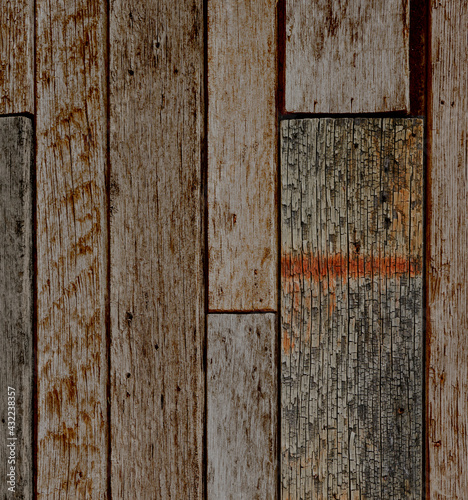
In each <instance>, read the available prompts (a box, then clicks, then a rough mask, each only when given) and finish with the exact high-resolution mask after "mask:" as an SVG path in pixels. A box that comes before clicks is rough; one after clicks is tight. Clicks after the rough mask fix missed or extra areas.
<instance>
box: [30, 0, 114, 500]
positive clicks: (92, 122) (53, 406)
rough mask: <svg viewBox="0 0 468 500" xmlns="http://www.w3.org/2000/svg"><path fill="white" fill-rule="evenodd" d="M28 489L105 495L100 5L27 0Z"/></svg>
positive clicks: (48, 494) (43, 493)
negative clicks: (32, 219)
mask: <svg viewBox="0 0 468 500" xmlns="http://www.w3.org/2000/svg"><path fill="white" fill-rule="evenodd" d="M36 23H37V41H36V42H37V43H36V65H37V82H36V86H37V95H36V100H37V115H36V141H37V149H36V160H37V163H36V165H37V370H38V372H37V373H38V376H37V384H38V385H37V391H38V394H37V411H38V415H37V418H38V420H37V430H38V437H37V494H38V498H70V499H77V498H96V499H102V498H107V475H108V470H107V455H108V454H107V429H108V428H107V382H108V360H107V353H106V303H107V299H108V298H107V287H108V281H107V279H108V276H107V237H106V236H107V203H106V182H105V173H106V168H107V157H106V149H107V137H106V135H107V120H106V3H105V1H104V0H60V1H54V2H50V1H48V0H37V2H36Z"/></svg>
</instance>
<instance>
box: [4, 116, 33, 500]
mask: <svg viewBox="0 0 468 500" xmlns="http://www.w3.org/2000/svg"><path fill="white" fill-rule="evenodd" d="M32 167H33V126H32V121H31V119H29V118H25V117H8V118H5V117H1V118H0V241H1V244H0V402H1V403H0V419H1V424H0V477H1V478H2V479H1V481H0V497H1V498H2V499H3V498H8V499H10V498H12V499H13V498H14V499H26V500H29V499H31V498H32V497H33V475H32V453H33V450H32V434H33V428H32V425H33V420H32V402H33V401H32V398H33V396H32V394H33V387H32V373H33V352H32V347H33V300H32V297H33V290H32V279H33V269H32V244H33V241H32V177H31V174H32ZM10 387H12V388H13V391H12V390H9V388H10ZM10 397H11V398H13V399H10ZM10 402H12V403H13V402H14V406H13V410H14V412H13V414H12V413H10V408H9V405H8V403H10ZM10 425H12V426H13V427H10ZM10 451H13V452H14V454H13V457H14V458H15V463H14V464H12V463H10V462H9V460H10V459H11V457H12V455H11V453H10ZM11 466H13V468H14V471H15V475H14V477H12V476H10V477H8V476H7V473H11V470H10V467H11ZM12 487H13V488H14V492H13V491H12V490H10V488H12Z"/></svg>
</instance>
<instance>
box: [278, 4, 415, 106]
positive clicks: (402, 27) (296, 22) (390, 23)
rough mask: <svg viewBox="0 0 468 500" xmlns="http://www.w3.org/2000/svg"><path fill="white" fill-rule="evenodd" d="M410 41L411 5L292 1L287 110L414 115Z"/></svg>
mask: <svg viewBox="0 0 468 500" xmlns="http://www.w3.org/2000/svg"><path fill="white" fill-rule="evenodd" d="M408 41H409V0H386V1H385V2H383V1H379V2H376V1H372V0H362V1H360V0H349V1H348V0H347V1H342V0H319V1H313V2H311V1H309V0H286V56H285V57H286V65H285V80H286V81H285V106H286V110H287V111H289V112H309V113H357V112H363V113H371V112H383V111H397V110H409V51H408Z"/></svg>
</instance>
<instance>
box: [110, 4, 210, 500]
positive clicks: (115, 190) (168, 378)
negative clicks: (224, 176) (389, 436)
mask: <svg viewBox="0 0 468 500" xmlns="http://www.w3.org/2000/svg"><path fill="white" fill-rule="evenodd" d="M110 50H111V52H110V164H111V166H110V168H111V179H110V189H111V206H110V212H111V227H110V238H111V240H110V255H111V271H110V272H111V450H112V452H111V453H112V456H111V463H112V470H111V487H112V495H113V497H114V498H122V499H127V498H128V499H130V498H136V497H139V498H161V499H175V500H178V499H181V500H182V499H190V500H197V499H200V500H201V499H202V498H203V495H204V491H203V472H202V470H203V420H204V414H205V409H204V400H205V397H204V371H203V348H204V337H205V335H204V324H205V316H204V300H205V282H204V277H203V254H204V248H203V244H204V222H203V213H204V209H203V207H204V196H203V191H202V189H203V186H202V160H201V151H202V144H203V134H204V123H203V120H204V113H203V108H204V103H203V95H202V92H203V3H202V1H201V0H181V1H177V2H174V1H167V0H131V1H130V0H111V2H110Z"/></svg>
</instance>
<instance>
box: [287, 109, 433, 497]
mask: <svg viewBox="0 0 468 500" xmlns="http://www.w3.org/2000/svg"><path fill="white" fill-rule="evenodd" d="M422 160H423V126H422V121H421V120H417V119H380V118H375V119H359V118H356V119H351V118H341V119H332V118H328V119H312V120H291V121H284V122H282V124H281V182H282V216H281V224H282V229H281V234H282V255H281V259H282V269H281V281H282V297H281V298H282V309H281V335H282V338H281V363H282V364H281V411H282V413H281V425H282V427H281V434H282V436H281V455H282V471H281V481H282V497H283V498H284V499H296V498H317V499H324V498H343V499H345V498H350V499H358V498H419V497H420V495H421V491H422V450H423V449H422V391H423V386H422V241H423V238H422V201H423V191H422V189H423V184H422V164H423V162H422Z"/></svg>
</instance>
